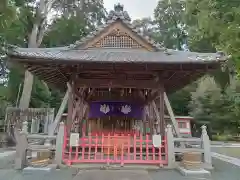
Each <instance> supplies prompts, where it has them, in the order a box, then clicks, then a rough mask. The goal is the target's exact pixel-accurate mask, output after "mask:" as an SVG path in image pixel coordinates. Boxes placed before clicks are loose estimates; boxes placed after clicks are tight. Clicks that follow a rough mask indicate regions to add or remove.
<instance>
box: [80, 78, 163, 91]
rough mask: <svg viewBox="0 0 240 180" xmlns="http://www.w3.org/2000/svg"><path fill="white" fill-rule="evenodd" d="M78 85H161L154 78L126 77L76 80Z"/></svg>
mask: <svg viewBox="0 0 240 180" xmlns="http://www.w3.org/2000/svg"><path fill="white" fill-rule="evenodd" d="M76 84H77V86H78V87H83V86H85V87H92V88H109V87H112V88H139V89H157V88H158V87H159V85H158V84H157V83H156V82H155V81H154V80H124V79H83V78H79V79H78V82H76Z"/></svg>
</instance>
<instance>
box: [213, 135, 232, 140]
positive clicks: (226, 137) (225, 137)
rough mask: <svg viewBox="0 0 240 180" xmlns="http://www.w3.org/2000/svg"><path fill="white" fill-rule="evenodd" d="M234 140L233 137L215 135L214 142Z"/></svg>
mask: <svg viewBox="0 0 240 180" xmlns="http://www.w3.org/2000/svg"><path fill="white" fill-rule="evenodd" d="M233 139H234V138H233V137H232V136H231V135H224V134H222V135H213V136H212V140H214V141H232V140H233Z"/></svg>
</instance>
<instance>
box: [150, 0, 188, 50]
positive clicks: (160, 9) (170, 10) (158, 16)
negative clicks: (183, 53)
mask: <svg viewBox="0 0 240 180" xmlns="http://www.w3.org/2000/svg"><path fill="white" fill-rule="evenodd" d="M183 15H184V2H183V1H179V0H171V1H169V0H162V1H158V4H157V7H156V8H155V10H154V17H155V22H156V25H157V26H158V28H157V30H158V33H159V36H157V37H156V38H158V41H160V42H162V43H163V44H164V46H165V47H166V48H171V49H178V50H181V49H182V46H183V44H185V43H186V30H185V23H184V21H183Z"/></svg>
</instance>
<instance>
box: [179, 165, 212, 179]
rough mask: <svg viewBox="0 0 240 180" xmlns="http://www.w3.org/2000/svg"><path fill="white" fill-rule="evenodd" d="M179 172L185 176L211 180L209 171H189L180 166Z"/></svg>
mask: <svg viewBox="0 0 240 180" xmlns="http://www.w3.org/2000/svg"><path fill="white" fill-rule="evenodd" d="M177 170H178V171H179V172H180V173H181V174H182V175H183V176H190V177H199V178H209V177H211V173H210V172H209V171H207V170H205V169H199V170H188V169H184V168H183V167H182V166H178V167H177Z"/></svg>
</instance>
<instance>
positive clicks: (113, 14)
mask: <svg viewBox="0 0 240 180" xmlns="http://www.w3.org/2000/svg"><path fill="white" fill-rule="evenodd" d="M123 9H124V6H123V5H121V4H120V3H118V4H115V5H114V10H111V11H110V12H109V14H108V17H107V21H115V20H117V19H121V20H123V21H128V22H130V21H131V18H130V16H129V14H128V12H127V11H124V10H123Z"/></svg>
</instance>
